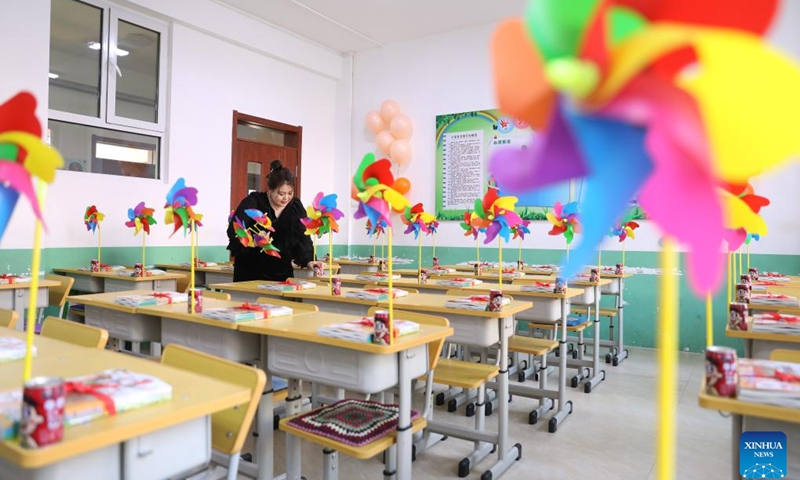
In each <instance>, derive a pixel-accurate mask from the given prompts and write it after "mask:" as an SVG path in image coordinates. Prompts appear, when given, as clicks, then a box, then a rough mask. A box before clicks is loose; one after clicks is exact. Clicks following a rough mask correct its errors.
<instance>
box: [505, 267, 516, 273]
mask: <svg viewBox="0 0 800 480" xmlns="http://www.w3.org/2000/svg"><path fill="white" fill-rule="evenodd" d="M502 272H503V273H516V272H517V270H516V269H515V268H504V269H503V270H502Z"/></svg>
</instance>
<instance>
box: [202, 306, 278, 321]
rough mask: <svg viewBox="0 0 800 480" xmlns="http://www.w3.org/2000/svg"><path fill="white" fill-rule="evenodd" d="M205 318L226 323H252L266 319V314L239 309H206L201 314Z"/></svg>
mask: <svg viewBox="0 0 800 480" xmlns="http://www.w3.org/2000/svg"><path fill="white" fill-rule="evenodd" d="M201 315H202V316H203V317H204V318H213V319H214V320H223V321H225V322H234V323H238V322H252V321H254V320H261V319H262V318H264V316H265V315H264V312H263V311H260V310H250V309H244V308H238V307H223V308H206V309H203V313H202V314H201Z"/></svg>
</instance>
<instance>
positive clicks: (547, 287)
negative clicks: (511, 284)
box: [519, 282, 556, 293]
mask: <svg viewBox="0 0 800 480" xmlns="http://www.w3.org/2000/svg"><path fill="white" fill-rule="evenodd" d="M555 288H556V284H555V282H536V283H533V284H530V285H522V286H521V287H519V289H520V290H521V291H523V292H543V293H553V290H555Z"/></svg>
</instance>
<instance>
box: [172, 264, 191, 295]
mask: <svg viewBox="0 0 800 480" xmlns="http://www.w3.org/2000/svg"><path fill="white" fill-rule="evenodd" d="M167 273H174V274H175V275H180V278H177V279H175V283H176V286H175V290H177V291H178V292H180V293H186V292H188V291H189V274H188V273H186V272H184V271H183V270H167Z"/></svg>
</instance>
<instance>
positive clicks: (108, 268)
mask: <svg viewBox="0 0 800 480" xmlns="http://www.w3.org/2000/svg"><path fill="white" fill-rule="evenodd" d="M77 269H78V270H80V271H82V272H91V271H93V270H92V267H86V266H83V267H78V268H77ZM119 270H125V267H124V266H123V265H106V264H105V263H101V264H98V265H97V271H98V272H116V271H119Z"/></svg>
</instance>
